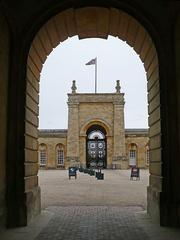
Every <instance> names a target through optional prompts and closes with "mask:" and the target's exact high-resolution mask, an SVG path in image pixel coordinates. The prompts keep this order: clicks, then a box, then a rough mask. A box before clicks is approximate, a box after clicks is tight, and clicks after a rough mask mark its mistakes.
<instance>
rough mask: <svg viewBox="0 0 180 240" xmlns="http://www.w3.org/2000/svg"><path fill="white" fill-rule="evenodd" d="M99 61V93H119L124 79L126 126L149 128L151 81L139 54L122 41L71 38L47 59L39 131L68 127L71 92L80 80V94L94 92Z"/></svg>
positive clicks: (44, 68) (78, 85) (41, 95)
mask: <svg viewBox="0 0 180 240" xmlns="http://www.w3.org/2000/svg"><path fill="white" fill-rule="evenodd" d="M95 57H97V59H98V77H97V78H98V92H99V93H111V92H115V85H116V80H120V84H121V92H123V93H125V127H126V128H147V127H148V114H147V80H146V73H145V69H144V66H143V64H142V62H141V60H140V58H139V56H138V55H137V54H136V52H135V51H134V50H133V49H132V48H131V47H130V46H129V45H127V44H126V43H125V42H123V41H121V40H119V39H118V38H114V37H109V38H108V40H103V39H92V38H91V39H84V40H79V39H78V38H77V37H73V38H69V39H68V40H66V41H65V42H63V43H61V44H60V45H59V46H57V47H56V48H55V49H54V50H53V51H52V52H51V54H50V55H49V57H48V58H47V60H46V62H45V64H44V66H43V69H42V72H41V79H40V105H39V107H40V109H39V110H40V114H39V128H41V129H45V128H49V129H54V128H56V129H61V128H67V121H68V111H67V110H68V108H67V93H70V92H71V85H72V80H76V85H77V92H78V93H85V92H87V93H94V65H89V66H86V65H85V64H86V63H87V62H88V61H90V60H91V59H93V58H95Z"/></svg>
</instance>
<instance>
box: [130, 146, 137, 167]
mask: <svg viewBox="0 0 180 240" xmlns="http://www.w3.org/2000/svg"><path fill="white" fill-rule="evenodd" d="M129 165H130V166H136V150H130V151H129Z"/></svg>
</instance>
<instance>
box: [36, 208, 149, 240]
mask: <svg viewBox="0 0 180 240" xmlns="http://www.w3.org/2000/svg"><path fill="white" fill-rule="evenodd" d="M140 210H142V209H141V208H139V207H123V208H122V207H114V206H81V207H78V206H74V207H51V211H53V212H54V213H55V214H54V216H53V218H52V219H51V220H50V222H49V224H48V225H47V227H46V228H45V229H43V230H42V232H41V233H40V234H39V236H38V237H37V238H36V240H42V239H43V240H52V239H53V240H71V239H72V240H145V239H146V240H148V236H147V234H146V233H145V232H144V230H143V229H142V228H141V227H140V225H138V222H137V221H136V218H135V212H137V211H140Z"/></svg>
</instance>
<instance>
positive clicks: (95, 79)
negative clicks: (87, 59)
mask: <svg viewBox="0 0 180 240" xmlns="http://www.w3.org/2000/svg"><path fill="white" fill-rule="evenodd" d="M95 93H97V57H96V61H95Z"/></svg>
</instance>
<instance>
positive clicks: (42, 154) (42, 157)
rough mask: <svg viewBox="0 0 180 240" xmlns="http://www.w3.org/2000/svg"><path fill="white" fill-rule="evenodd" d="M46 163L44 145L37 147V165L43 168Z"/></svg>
mask: <svg viewBox="0 0 180 240" xmlns="http://www.w3.org/2000/svg"><path fill="white" fill-rule="evenodd" d="M46 162H47V147H46V145H45V144H40V146H39V164H40V166H45V165H46Z"/></svg>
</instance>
